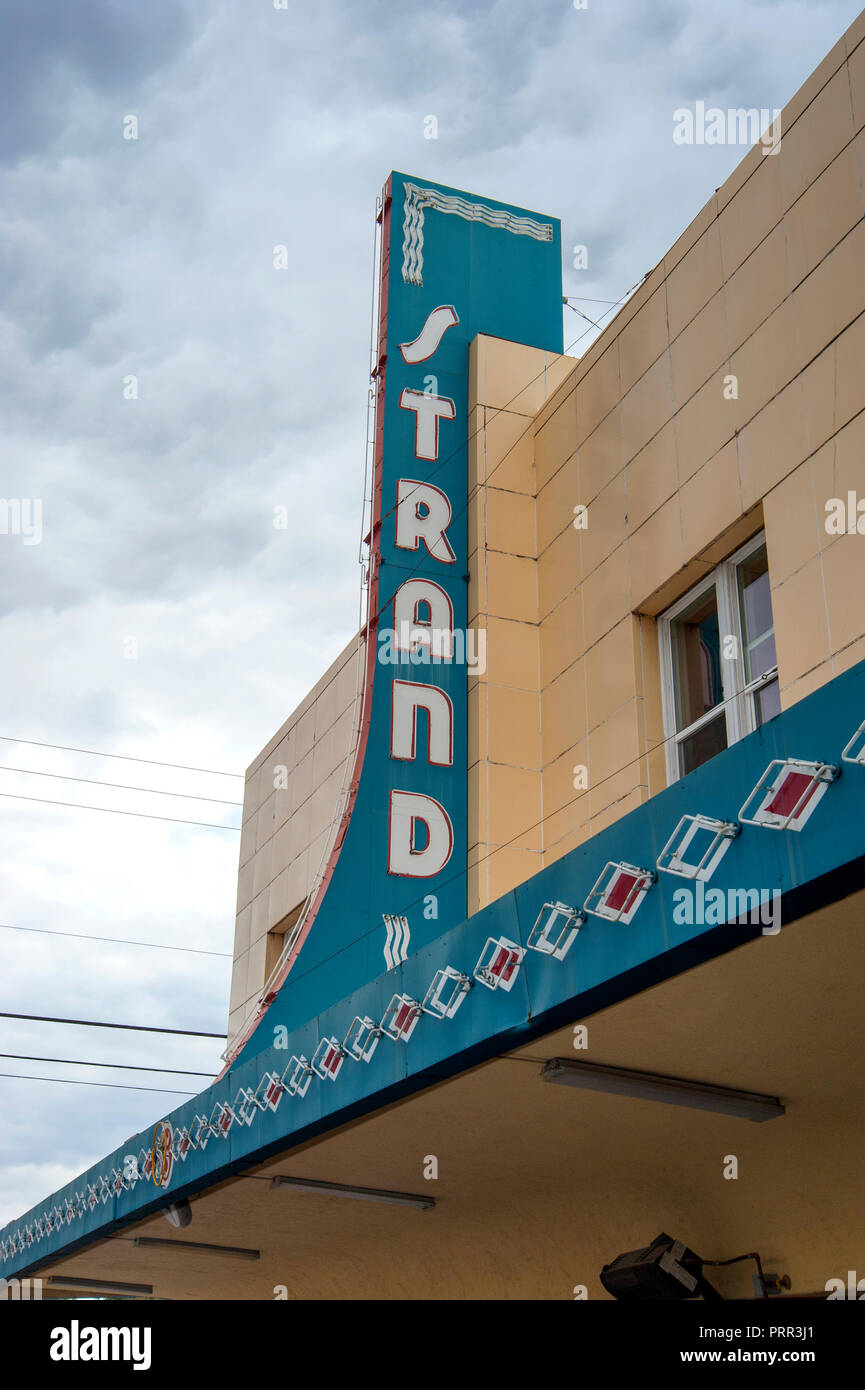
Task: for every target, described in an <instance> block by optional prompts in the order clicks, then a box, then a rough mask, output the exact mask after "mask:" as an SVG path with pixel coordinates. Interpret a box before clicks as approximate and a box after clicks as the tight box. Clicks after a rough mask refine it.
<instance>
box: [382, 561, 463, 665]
mask: <svg viewBox="0 0 865 1390" xmlns="http://www.w3.org/2000/svg"><path fill="white" fill-rule="evenodd" d="M422 603H424V604H426V606H427V609H428V610H429V618H426V617H421V604H422ZM393 626H394V632H395V633H396V647H397V649H398V650H399V651H406V652H411V651H414V650H415V649H416V648H419V647H422V646H423V647H430V648H431V647H432V634H433V633H436V634H437V635H439V639H440V644H441V645H443V646H446V648H447V651H446V653H445V655H447V656H448V657H449V656H450V652H451V649H452V646H453V626H454V609H453V604H452V603H451V601H450V599H449V598H448V595H447V594H446V593H445V591H444V589H443V588H442V587H441V586H440V585H439V584H436V583H434V582H433V580H432V579H407V580H406V582H405V583H404V584H400V586H399V588H398V589H397V591H396V593H395V594H394V599H393ZM445 634H447V636H445Z"/></svg>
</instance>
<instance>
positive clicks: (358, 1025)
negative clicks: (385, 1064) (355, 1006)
mask: <svg viewBox="0 0 865 1390" xmlns="http://www.w3.org/2000/svg"><path fill="white" fill-rule="evenodd" d="M380 1037H381V1029H380V1028H379V1026H378V1024H377V1023H375V1022H374V1020H373V1019H371V1018H369V1017H368V1016H367V1015H366V1014H363V1015H361V1014H356V1015H355V1017H354V1018H353V1019H352V1022H351V1027H350V1028H349V1030H348V1032H347V1033H346V1035H345V1038H344V1039H343V1043H342V1045H343V1048H344V1049H345V1051H346V1052H347V1053H348V1055H349V1057H353V1058H354V1060H355V1061H356V1062H369V1061H370V1059H371V1058H372V1055H373V1053H374V1052H375V1050H376V1048H377V1047H378V1040H379V1038H380Z"/></svg>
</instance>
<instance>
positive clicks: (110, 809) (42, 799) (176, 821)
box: [0, 792, 241, 835]
mask: <svg viewBox="0 0 865 1390" xmlns="http://www.w3.org/2000/svg"><path fill="white" fill-rule="evenodd" d="M0 796H5V797H8V798H9V799H10V800H11V801H36V802H38V804H39V805H40V806H68V807H69V808H70V809H71V810H73V811H104V812H105V813H106V815H109V816H138V817H139V818H140V819H141V820H163V821H170V822H171V824H172V825H200V826H201V827H202V828H203V829H204V830H233V831H234V832H235V833H236V834H238V835H239V834H240V830H241V827H240V826H239V825H215V824H214V823H213V822H212V821H206V820H182V819H180V818H179V817H178V816H154V815H152V814H151V813H149V812H147V811H120V810H118V809H117V807H116V806H83V805H82V804H81V802H79V801H52V800H50V799H49V798H48V797H46V796H21V795H18V794H17V793H16V792H0Z"/></svg>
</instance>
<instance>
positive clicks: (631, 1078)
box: [541, 1057, 784, 1123]
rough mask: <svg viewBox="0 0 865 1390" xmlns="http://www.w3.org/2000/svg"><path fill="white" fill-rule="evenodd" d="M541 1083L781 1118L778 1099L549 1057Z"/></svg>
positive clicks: (740, 1115) (749, 1116)
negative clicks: (552, 1083)
mask: <svg viewBox="0 0 865 1390" xmlns="http://www.w3.org/2000/svg"><path fill="white" fill-rule="evenodd" d="M541 1080H542V1081H552V1082H554V1083H555V1084H557V1085H560V1086H577V1087H580V1088H581V1089H582V1090H586V1091H603V1092H606V1093H607V1094H609V1095H616V1096H631V1097H632V1098H634V1099H637V1100H656V1101H661V1102H662V1103H664V1104H666V1105H686V1106H689V1107H690V1108H692V1109H694V1110H712V1111H715V1113H717V1114H719V1115H735V1116H737V1117H738V1118H739V1119H743V1120H754V1121H755V1122H757V1123H759V1122H761V1121H763V1120H774V1119H776V1118H777V1117H778V1116H779V1115H783V1114H784V1106H783V1105H782V1104H781V1102H780V1100H779V1099H778V1097H777V1096H764V1095H760V1094H759V1093H757V1092H754V1091H734V1090H731V1089H730V1088H729V1087H727V1086H711V1085H709V1084H708V1083H707V1082H704V1081H685V1080H683V1079H682V1078H681V1077H677V1076H661V1075H658V1074H657V1073H655V1072H647V1071H631V1070H630V1069H629V1068H627V1067H607V1066H601V1065H599V1064H598V1063H596V1062H572V1061H571V1060H570V1059H569V1058H567V1057H552V1058H551V1059H550V1060H549V1061H548V1062H546V1063H545V1064H544V1066H543V1067H542V1068H541Z"/></svg>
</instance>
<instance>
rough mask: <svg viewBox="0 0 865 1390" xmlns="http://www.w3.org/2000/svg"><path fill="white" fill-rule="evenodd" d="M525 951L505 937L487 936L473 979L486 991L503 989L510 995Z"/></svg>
mask: <svg viewBox="0 0 865 1390" xmlns="http://www.w3.org/2000/svg"><path fill="white" fill-rule="evenodd" d="M524 955H525V951H524V950H523V948H522V946H518V945H517V943H516V942H515V941H509V940H508V938H507V937H506V936H500V937H496V936H488V937H487V941H486V945H485V946H484V949H483V950H482V951H481V953H480V955H479V956H478V960H477V965H476V966H475V968H474V972H473V974H474V977H475V979H476V980H477V982H478V984H481V985H485V986H486V988H487V989H503V990H504V991H505V993H506V994H507V993H510V991H511V990H512V989H513V987H514V981H515V980H516V978H517V975H518V973H519V969H520V965H521V964H522V960H523V956H524Z"/></svg>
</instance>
